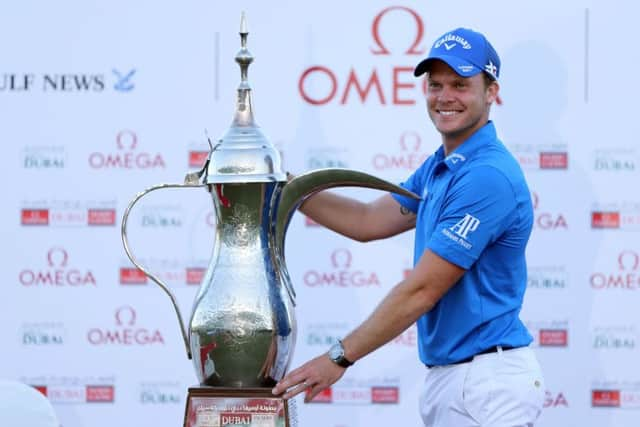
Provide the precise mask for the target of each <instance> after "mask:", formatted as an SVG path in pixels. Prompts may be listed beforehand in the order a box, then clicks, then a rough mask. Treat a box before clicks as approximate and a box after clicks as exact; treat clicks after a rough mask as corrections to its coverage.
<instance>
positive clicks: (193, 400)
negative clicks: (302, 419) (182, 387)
mask: <svg viewBox="0 0 640 427" xmlns="http://www.w3.org/2000/svg"><path fill="white" fill-rule="evenodd" d="M289 409H290V408H289V403H288V402H287V401H285V400H284V399H282V398H280V397H275V396H274V395H273V394H271V389H270V388H229V387H190V388H189V394H188V396H187V407H186V409H185V415H184V427H225V426H242V427H296V425H297V423H296V422H295V421H296V420H295V414H293V413H290V412H292V411H290V410H289Z"/></svg>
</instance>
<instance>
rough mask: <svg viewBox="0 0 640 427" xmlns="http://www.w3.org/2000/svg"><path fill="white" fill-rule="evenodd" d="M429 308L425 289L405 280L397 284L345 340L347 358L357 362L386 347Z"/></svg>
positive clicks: (429, 301)
mask: <svg viewBox="0 0 640 427" xmlns="http://www.w3.org/2000/svg"><path fill="white" fill-rule="evenodd" d="M432 307H433V302H432V301H431V300H430V298H429V293H428V292H426V291H425V289H423V288H422V287H421V286H417V285H416V284H415V283H412V282H410V281H407V280H405V281H402V282H400V283H399V284H398V285H396V287H395V288H393V289H392V290H391V292H389V294H388V295H387V296H386V297H385V298H384V299H383V300H382V302H381V303H380V305H379V306H378V307H377V308H376V309H375V310H374V312H373V313H372V314H371V315H370V316H369V318H368V319H367V320H365V321H364V323H362V324H361V325H360V326H359V327H358V328H356V329H355V330H354V331H353V332H351V333H350V334H349V335H348V336H347V337H345V338H344V340H343V345H344V347H345V356H346V358H347V359H349V360H352V361H356V360H358V359H360V358H362V357H364V356H366V355H367V354H369V353H371V352H372V351H374V350H376V349H378V348H379V347H381V346H383V345H385V344H386V343H388V342H389V341H391V340H392V339H394V338H395V337H397V336H398V335H400V334H401V333H402V332H403V331H404V330H405V329H407V328H408V327H409V326H411V325H412V324H413V323H415V321H416V320H418V318H419V317H420V316H421V315H422V314H424V313H426V312H427V311H429V310H430V309H431V308H432Z"/></svg>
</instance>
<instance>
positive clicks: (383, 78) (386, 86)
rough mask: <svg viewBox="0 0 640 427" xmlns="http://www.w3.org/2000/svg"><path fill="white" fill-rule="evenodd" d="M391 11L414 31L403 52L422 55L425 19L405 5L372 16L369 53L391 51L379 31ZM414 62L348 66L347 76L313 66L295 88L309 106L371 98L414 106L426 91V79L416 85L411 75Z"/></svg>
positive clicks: (303, 74) (377, 53)
mask: <svg viewBox="0 0 640 427" xmlns="http://www.w3.org/2000/svg"><path fill="white" fill-rule="evenodd" d="M391 13H393V14H400V15H402V18H405V19H407V20H408V21H407V22H410V24H409V25H405V26H403V28H413V29H414V31H415V32H414V34H413V35H411V34H409V35H408V37H409V38H410V40H409V41H408V43H407V45H408V46H405V47H403V49H402V50H403V53H404V55H409V56H415V55H422V54H424V52H425V50H424V48H422V47H420V46H421V45H422V39H423V36H424V22H423V20H422V17H421V16H420V15H419V14H418V13H417V12H416V11H415V10H413V9H411V8H408V7H405V6H390V7H387V8H385V9H383V10H382V11H380V12H379V13H378V14H377V15H376V16H375V18H374V19H373V22H372V24H371V35H372V38H373V43H374V45H375V47H373V48H372V49H371V53H373V54H374V55H381V56H383V55H384V56H386V55H391V54H392V52H391V49H389V47H388V45H387V44H385V43H384V41H383V37H382V32H381V31H380V30H381V28H382V27H381V23H382V21H383V20H384V19H386V17H387V16H388V15H389V14H391ZM411 24H412V25H413V27H411ZM414 62H415V58H411V66H393V67H392V68H391V69H390V70H389V69H378V68H375V67H374V68H373V69H370V70H367V71H364V72H363V71H361V70H356V69H355V68H351V69H350V70H349V72H348V73H347V74H346V77H343V76H344V72H343V71H335V70H333V69H331V68H330V67H328V66H324V65H313V66H311V67H309V68H307V69H305V70H304V71H303V72H302V75H301V76H300V79H299V80H298V91H299V93H300V96H301V97H302V99H303V100H304V101H305V102H307V103H309V104H311V105H326V104H328V103H330V102H332V101H334V100H338V103H339V104H340V105H345V104H348V103H350V102H352V100H354V101H353V102H360V103H361V104H365V103H367V102H368V101H369V100H371V101H372V102H377V103H379V104H381V105H387V104H392V105H415V104H416V100H417V99H421V98H422V97H423V96H424V94H425V93H426V79H424V80H423V81H422V87H421V88H416V84H415V79H414V78H413V75H412V73H413V69H414Z"/></svg>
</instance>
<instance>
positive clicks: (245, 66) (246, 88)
mask: <svg viewBox="0 0 640 427" xmlns="http://www.w3.org/2000/svg"><path fill="white" fill-rule="evenodd" d="M248 34H249V30H248V29H247V17H246V16H245V13H244V12H242V15H241V16H240V50H239V51H238V53H237V54H236V62H237V63H238V65H240V85H239V86H238V97H237V99H236V113H235V116H234V123H235V124H237V125H243V126H253V125H255V123H254V121H253V107H252V106H251V86H250V85H249V79H248V77H247V76H248V73H249V65H250V64H251V63H252V62H253V56H252V55H251V52H249V49H247V35H248Z"/></svg>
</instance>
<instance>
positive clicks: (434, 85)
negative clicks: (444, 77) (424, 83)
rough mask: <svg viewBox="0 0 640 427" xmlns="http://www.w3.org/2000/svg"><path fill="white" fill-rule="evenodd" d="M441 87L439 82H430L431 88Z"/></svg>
mask: <svg viewBox="0 0 640 427" xmlns="http://www.w3.org/2000/svg"><path fill="white" fill-rule="evenodd" d="M439 87H440V84H439V83H433V82H431V83H429V89H437V88H439Z"/></svg>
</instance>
